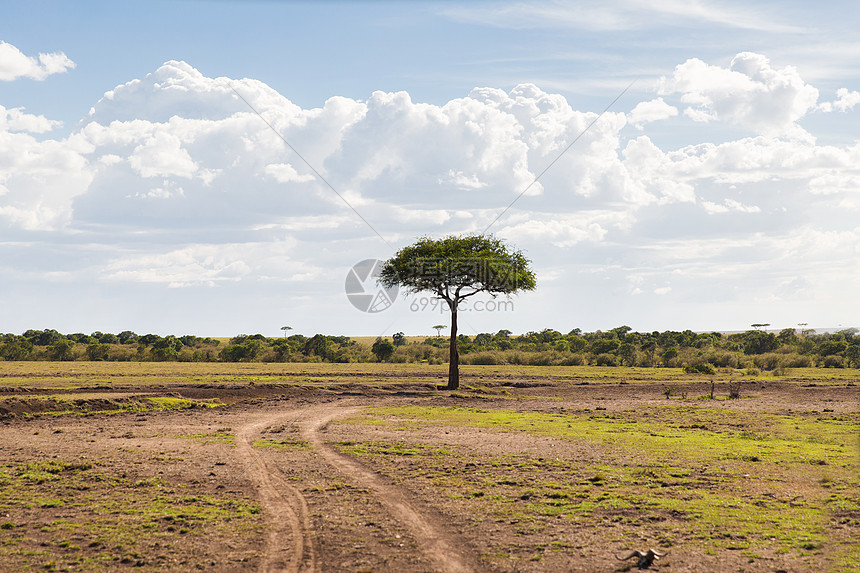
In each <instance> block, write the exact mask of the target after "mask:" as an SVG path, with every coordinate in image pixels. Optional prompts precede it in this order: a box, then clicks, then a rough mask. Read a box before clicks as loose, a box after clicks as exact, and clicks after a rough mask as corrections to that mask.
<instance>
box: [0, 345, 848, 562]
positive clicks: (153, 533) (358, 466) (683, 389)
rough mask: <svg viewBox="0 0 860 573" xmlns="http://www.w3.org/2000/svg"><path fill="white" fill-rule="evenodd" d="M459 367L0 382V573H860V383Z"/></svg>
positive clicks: (31, 368)
mask: <svg viewBox="0 0 860 573" xmlns="http://www.w3.org/2000/svg"><path fill="white" fill-rule="evenodd" d="M446 368H447V367H446V365H444V364H442V365H431V364H426V363H425V364H420V363H405V364H383V363H359V364H335V363H242V362H240V363H226V362H224V363H216V362H201V363H190V362H144V363H140V362H80V361H75V362H43V361H31V362H0V447H2V452H3V455H2V457H0V563H3V566H2V569H3V570H8V571H116V570H125V569H128V570H129V571H156V570H165V569H172V570H216V571H248V570H261V571H263V570H265V571H269V570H279V571H389V572H403V571H494V572H495V571H498V572H508V571H510V572H513V571H624V570H630V569H635V559H631V560H628V561H619V560H618V559H616V556H621V557H624V556H626V555H628V554H629V553H630V552H631V551H632V550H634V549H639V550H647V549H648V548H654V549H655V550H657V551H658V552H660V553H667V555H665V556H664V557H662V558H661V559H659V560H657V561H655V562H654V563H653V564H652V565H651V566H650V569H651V570H657V571H791V572H795V571H834V572H836V571H841V572H847V571H857V570H858V563H860V542H858V539H860V471H858V470H860V405H858V394H857V386H856V384H857V383H858V374H857V372H858V371H857V370H856V369H851V368H828V369H824V368H791V369H780V370H779V371H778V372H777V373H774V372H762V371H760V370H751V369H750V368H743V369H740V368H739V369H732V368H721V369H719V370H718V371H717V372H716V373H715V374H713V375H709V374H700V373H696V372H689V371H687V372H685V371H684V369H683V368H667V367H663V368H646V367H626V366H614V367H601V366H593V365H592V366H524V365H523V366H513V365H484V366H481V365H466V366H463V367H462V380H461V383H462V386H461V388H460V389H459V390H457V391H448V390H442V389H439V387H438V386H437V385H438V384H439V383H441V382H443V381H444V378H445V371H446ZM688 370H689V369H688Z"/></svg>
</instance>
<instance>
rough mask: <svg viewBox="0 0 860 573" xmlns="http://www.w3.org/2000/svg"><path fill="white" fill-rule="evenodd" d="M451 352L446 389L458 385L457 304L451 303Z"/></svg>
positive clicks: (454, 387) (451, 388)
mask: <svg viewBox="0 0 860 573" xmlns="http://www.w3.org/2000/svg"><path fill="white" fill-rule="evenodd" d="M450 350H451V353H450V357H449V359H448V390H456V389H457V388H459V387H460V354H459V353H458V352H457V306H456V305H451V348H450Z"/></svg>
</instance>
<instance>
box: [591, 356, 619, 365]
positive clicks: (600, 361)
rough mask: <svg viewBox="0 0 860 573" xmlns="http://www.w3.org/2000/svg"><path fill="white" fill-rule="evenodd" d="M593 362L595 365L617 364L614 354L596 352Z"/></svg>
mask: <svg viewBox="0 0 860 573" xmlns="http://www.w3.org/2000/svg"><path fill="white" fill-rule="evenodd" d="M594 363H595V364H596V365H597V366H618V358H617V357H616V356H615V355H614V354H608V353H603V354H598V355H597V356H596V357H595V359H594Z"/></svg>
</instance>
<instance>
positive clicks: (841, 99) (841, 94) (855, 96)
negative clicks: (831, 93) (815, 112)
mask: <svg viewBox="0 0 860 573" xmlns="http://www.w3.org/2000/svg"><path fill="white" fill-rule="evenodd" d="M858 103H860V92H857V91H848V89H847V88H839V89H838V90H836V101H834V102H832V103H830V102H827V103H825V104H824V105H826V106H827V108H825V111H830V108H831V107H832V108H833V109H837V110H839V111H841V112H846V111H848V110H851V109H854V106H855V105H857V104H858Z"/></svg>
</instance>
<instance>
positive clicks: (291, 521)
mask: <svg viewBox="0 0 860 573" xmlns="http://www.w3.org/2000/svg"><path fill="white" fill-rule="evenodd" d="M301 415H302V414H301V412H299V411H292V412H279V413H277V414H274V415H271V414H269V415H267V416H265V417H264V418H258V419H256V420H255V421H253V422H251V423H249V424H246V425H245V426H243V427H242V428H241V429H240V430H239V431H238V433H237V435H236V446H237V450H238V454H239V457H240V459H241V460H242V463H243V464H244V466H243V467H244V472H243V473H244V474H245V475H247V476H248V477H250V478H251V480H252V481H253V482H254V483H255V484H257V488H258V489H259V491H260V502H261V505H262V507H263V512H264V514H265V516H266V521H267V522H268V523H269V530H268V535H267V537H266V549H265V553H264V554H263V559H262V561H261V562H260V568H259V571H261V572H265V573H269V572H272V571H278V572H285V573H316V571H317V558H316V550H315V547H314V545H315V541H314V534H313V528H312V526H311V523H310V518H309V514H308V507H307V503H306V502H305V498H304V496H303V495H302V493H301V492H300V491H299V490H298V489H296V488H295V487H294V486H293V485H291V484H290V483H289V482H288V481H287V480H286V479H284V478H283V476H282V474H281V471H280V470H279V469H278V468H277V467H274V464H272V463H271V462H270V461H269V460H267V456H266V451H265V450H255V449H254V448H253V447H252V446H251V444H252V443H253V442H254V440H253V437H254V436H255V435H256V434H258V433H259V432H260V430H261V429H262V428H265V427H266V426H268V425H271V424H273V423H276V422H282V423H283V422H284V421H287V422H294V421H295V419H296V418H298V417H299V416H301ZM274 482H277V485H275V483H274Z"/></svg>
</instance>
